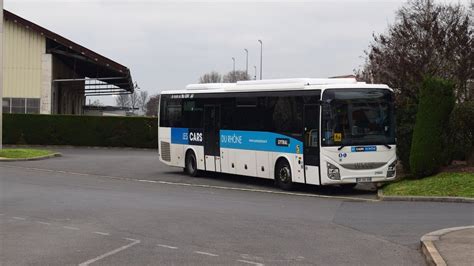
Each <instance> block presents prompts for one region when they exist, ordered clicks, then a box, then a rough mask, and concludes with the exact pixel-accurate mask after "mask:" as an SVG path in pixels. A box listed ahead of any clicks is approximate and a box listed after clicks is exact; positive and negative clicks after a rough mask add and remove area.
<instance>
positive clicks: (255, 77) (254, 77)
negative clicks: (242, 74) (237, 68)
mask: <svg viewBox="0 0 474 266" xmlns="http://www.w3.org/2000/svg"><path fill="white" fill-rule="evenodd" d="M253 68H254V70H255V75H254V76H253V79H254V80H257V66H253Z"/></svg>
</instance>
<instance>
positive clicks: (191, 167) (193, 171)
mask: <svg viewBox="0 0 474 266" xmlns="http://www.w3.org/2000/svg"><path fill="white" fill-rule="evenodd" d="M184 162H185V164H184V171H185V172H186V173H187V174H188V175H189V176H192V177H196V176H197V175H198V173H199V170H198V169H197V160H196V155H195V154H194V152H192V151H189V152H187V153H186V159H185V161H184Z"/></svg>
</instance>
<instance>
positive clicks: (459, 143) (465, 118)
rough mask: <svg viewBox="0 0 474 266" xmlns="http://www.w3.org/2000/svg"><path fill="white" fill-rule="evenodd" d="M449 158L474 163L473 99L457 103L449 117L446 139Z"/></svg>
mask: <svg viewBox="0 0 474 266" xmlns="http://www.w3.org/2000/svg"><path fill="white" fill-rule="evenodd" d="M446 143H447V146H448V147H449V148H450V155H451V158H450V159H451V160H467V161H468V162H470V163H471V164H473V163H474V101H468V102H464V103H459V104H457V105H456V106H455V107H454V109H453V111H452V112H451V116H450V118H449V132H448V134H447V139H446Z"/></svg>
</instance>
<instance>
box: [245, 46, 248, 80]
mask: <svg viewBox="0 0 474 266" xmlns="http://www.w3.org/2000/svg"><path fill="white" fill-rule="evenodd" d="M244 51H245V54H246V56H245V75H246V76H247V77H248V76H249V50H247V48H245V49H244ZM247 77H246V78H247Z"/></svg>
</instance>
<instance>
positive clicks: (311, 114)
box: [303, 104, 319, 185]
mask: <svg viewBox="0 0 474 266" xmlns="http://www.w3.org/2000/svg"><path fill="white" fill-rule="evenodd" d="M303 155H304V158H303V160H304V169H305V178H306V184H313V185H319V105H317V104H305V105H304V147H303Z"/></svg>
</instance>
